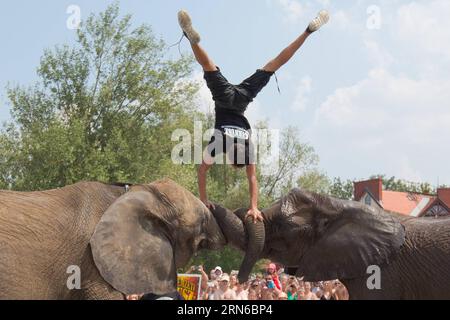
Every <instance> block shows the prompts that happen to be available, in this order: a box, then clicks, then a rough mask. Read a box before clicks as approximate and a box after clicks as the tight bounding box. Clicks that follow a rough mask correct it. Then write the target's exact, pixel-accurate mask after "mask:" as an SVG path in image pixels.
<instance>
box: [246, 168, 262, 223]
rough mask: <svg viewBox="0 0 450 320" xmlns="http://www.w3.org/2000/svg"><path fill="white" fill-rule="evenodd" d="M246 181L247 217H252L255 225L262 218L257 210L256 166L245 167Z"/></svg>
mask: <svg viewBox="0 0 450 320" xmlns="http://www.w3.org/2000/svg"><path fill="white" fill-rule="evenodd" d="M247 179H248V186H249V191H250V210H249V211H248V214H247V215H248V216H251V217H253V219H254V221H255V223H256V222H257V221H258V220H259V221H263V216H262V214H261V212H260V211H259V209H258V194H259V190H258V179H257V177H256V165H254V164H251V165H249V166H247Z"/></svg>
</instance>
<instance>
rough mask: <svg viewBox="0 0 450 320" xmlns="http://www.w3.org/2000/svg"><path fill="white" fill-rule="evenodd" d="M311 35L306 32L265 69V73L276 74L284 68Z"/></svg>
mask: <svg viewBox="0 0 450 320" xmlns="http://www.w3.org/2000/svg"><path fill="white" fill-rule="evenodd" d="M310 35H311V33H309V32H308V31H305V32H304V33H303V34H302V35H301V36H300V37H298V38H297V39H296V40H295V41H294V42H292V43H291V44H290V45H289V46H288V47H287V48H286V49H284V50H283V51H281V53H280V54H279V55H278V56H277V57H276V58H275V59H273V60H271V61H270V62H269V63H268V64H266V65H265V66H264V68H263V70H265V71H269V72H276V71H278V69H280V68H281V67H282V66H284V65H285V64H286V63H287V62H288V61H289V60H291V58H292V57H293V56H294V54H295V53H296V52H297V51H298V50H299V49H300V48H301V46H302V45H303V44H304V43H305V41H306V39H308V37H309V36H310Z"/></svg>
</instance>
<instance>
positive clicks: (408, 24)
mask: <svg viewBox="0 0 450 320" xmlns="http://www.w3.org/2000/svg"><path fill="white" fill-rule="evenodd" d="M449 15H450V1H448V0H434V1H413V2H410V3H409V4H407V5H403V6H401V7H400V8H399V9H398V12H397V19H396V21H397V23H396V26H395V29H396V31H397V40H398V41H400V42H402V43H403V44H405V45H408V43H409V44H414V46H412V47H411V51H417V50H421V51H423V52H425V53H433V54H437V55H440V56H444V57H446V58H447V59H450V41H449V39H450V19H449Z"/></svg>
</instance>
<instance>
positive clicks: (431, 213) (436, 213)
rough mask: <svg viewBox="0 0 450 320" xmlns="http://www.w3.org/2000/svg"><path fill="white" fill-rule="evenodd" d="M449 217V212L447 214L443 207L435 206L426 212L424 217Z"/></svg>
mask: <svg viewBox="0 0 450 320" xmlns="http://www.w3.org/2000/svg"><path fill="white" fill-rule="evenodd" d="M448 215H450V212H448V211H447V210H446V209H445V208H444V207H443V206H441V205H436V206H434V207H432V208H431V209H430V210H428V212H427V214H426V215H425V216H427V217H444V216H448Z"/></svg>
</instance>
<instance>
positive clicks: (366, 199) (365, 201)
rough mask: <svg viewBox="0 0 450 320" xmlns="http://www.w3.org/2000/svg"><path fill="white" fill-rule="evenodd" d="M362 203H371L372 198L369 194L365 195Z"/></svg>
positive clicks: (369, 204)
mask: <svg viewBox="0 0 450 320" xmlns="http://www.w3.org/2000/svg"><path fill="white" fill-rule="evenodd" d="M364 203H365V204H366V205H368V206H371V205H372V198H371V197H370V196H369V195H366V198H365V199H364Z"/></svg>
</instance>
